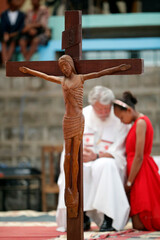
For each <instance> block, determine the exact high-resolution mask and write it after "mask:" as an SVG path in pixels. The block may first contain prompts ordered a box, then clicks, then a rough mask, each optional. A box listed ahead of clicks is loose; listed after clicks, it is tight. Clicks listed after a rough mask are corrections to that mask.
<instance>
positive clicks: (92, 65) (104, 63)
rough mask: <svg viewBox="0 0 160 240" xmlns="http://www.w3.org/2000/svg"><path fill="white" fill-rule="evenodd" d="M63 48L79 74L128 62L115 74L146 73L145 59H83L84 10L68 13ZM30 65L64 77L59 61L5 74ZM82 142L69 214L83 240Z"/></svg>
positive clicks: (74, 234)
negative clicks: (75, 199) (75, 204)
mask: <svg viewBox="0 0 160 240" xmlns="http://www.w3.org/2000/svg"><path fill="white" fill-rule="evenodd" d="M62 49H65V54H67V55H70V56H71V57H72V58H73V59H74V63H75V67H76V71H77V73H78V74H86V73H90V72H93V71H94V72H98V71H100V70H103V69H106V68H110V67H114V66H117V65H121V64H124V63H125V64H129V65H131V68H130V69H128V70H127V71H123V72H117V73H114V74H117V75H119V74H123V75H126V74H141V73H142V72H143V60H142V59H117V60H81V57H82V20H81V11H66V12H65V31H64V32H63V33H62ZM22 66H25V67H28V68H32V69H34V70H37V71H40V72H44V73H46V74H48V75H56V76H61V75H62V73H61V71H60V69H59V66H58V62H57V61H45V62H43V61H41V62H40V61H35V62H8V63H7V65H6V75H7V76H9V77H13V76H16V77H22V76H30V75H29V74H28V75H27V74H24V73H22V72H20V71H19V67H22ZM82 152H83V149H82V144H81V147H80V151H79V156H78V161H79V174H78V191H79V208H78V216H77V217H76V218H70V217H68V216H67V239H68V240H75V239H76V240H83V239H84V238H83V159H82Z"/></svg>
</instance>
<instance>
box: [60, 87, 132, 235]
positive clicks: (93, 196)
mask: <svg viewBox="0 0 160 240" xmlns="http://www.w3.org/2000/svg"><path fill="white" fill-rule="evenodd" d="M113 99H114V95H113V92H112V91H111V90H110V89H108V88H105V87H102V86H96V87H94V88H93V89H92V90H91V92H90V93H89V103H90V104H91V105H89V106H87V107H85V108H84V110H83V114H84V117H85V129H84V149H83V160H84V164H83V172H84V230H89V228H90V218H89V216H90V217H91V218H92V220H93V221H95V222H96V224H97V225H98V226H100V231H113V230H114V229H116V230H120V229H123V228H124V226H125V224H126V222H127V220H128V215H129V210H130V208H129V203H128V200H127V197H126V194H125V191H124V187H123V184H124V180H125V172H126V158H125V138H126V135H127V133H128V130H129V126H127V125H124V124H122V123H121V122H120V120H119V119H118V118H117V117H116V116H115V115H114V112H113V107H112V100H113ZM63 163H64V151H63V152H62V156H61V173H60V176H59V180H58V185H59V189H60V193H59V202H58V209H57V223H58V227H59V228H58V230H62V231H63V230H65V229H66V209H65V203H64V187H65V178H64V170H63Z"/></svg>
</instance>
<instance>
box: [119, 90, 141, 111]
mask: <svg viewBox="0 0 160 240" xmlns="http://www.w3.org/2000/svg"><path fill="white" fill-rule="evenodd" d="M121 100H122V101H123V102H124V103H126V104H127V105H129V106H130V107H132V108H133V109H135V105H136V103H137V102H138V101H137V99H136V97H135V96H133V94H132V93H131V92H129V91H126V92H124V93H123V95H122V99H121Z"/></svg>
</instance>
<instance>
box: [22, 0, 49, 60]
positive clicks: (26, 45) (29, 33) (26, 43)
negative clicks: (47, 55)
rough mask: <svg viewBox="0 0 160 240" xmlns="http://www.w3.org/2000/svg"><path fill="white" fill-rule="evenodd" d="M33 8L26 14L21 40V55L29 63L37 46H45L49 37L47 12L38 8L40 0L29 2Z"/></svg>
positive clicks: (43, 8) (43, 7)
mask: <svg viewBox="0 0 160 240" xmlns="http://www.w3.org/2000/svg"><path fill="white" fill-rule="evenodd" d="M31 2H32V6H33V8H32V9H31V10H29V11H28V12H27V13H26V19H25V28H24V29H23V37H22V38H21V41H20V42H21V46H22V54H23V56H24V58H25V60H26V61H29V60H30V59H31V57H32V55H33V54H34V53H35V52H36V50H37V47H38V45H39V44H41V45H46V44H47V43H48V41H49V39H50V37H51V33H50V30H49V28H48V27H47V24H48V18H49V12H48V9H47V7H45V6H40V0H31Z"/></svg>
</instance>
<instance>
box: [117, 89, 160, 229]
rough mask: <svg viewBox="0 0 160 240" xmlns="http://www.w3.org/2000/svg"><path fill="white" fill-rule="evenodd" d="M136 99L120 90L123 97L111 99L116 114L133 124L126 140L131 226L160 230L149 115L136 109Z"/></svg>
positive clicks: (158, 181) (157, 178)
mask: <svg viewBox="0 0 160 240" xmlns="http://www.w3.org/2000/svg"><path fill="white" fill-rule="evenodd" d="M136 103H137V99H136V98H135V97H134V96H133V95H132V94H131V93H130V92H125V93H123V98H122V100H114V112H115V115H116V116H117V117H118V118H120V120H121V121H122V122H123V123H125V124H130V123H132V122H133V125H132V127H131V129H130V131H129V133H128V136H127V139H126V153H127V176H128V180H127V182H126V185H125V189H126V193H127V194H128V195H129V197H130V205H131V214H130V215H131V217H132V223H133V228H135V229H138V230H150V231H155V230H156V231H157V230H160V175H159V173H158V167H157V165H156V163H155V162H154V160H153V158H152V157H151V156H150V153H151V149H152V143H153V127H152V124H151V122H150V120H149V118H148V117H147V116H145V115H143V114H142V113H139V112H137V111H136V110H135V104H136Z"/></svg>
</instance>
